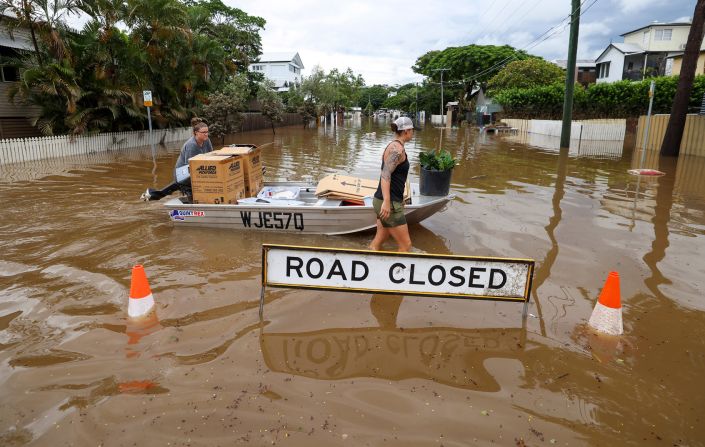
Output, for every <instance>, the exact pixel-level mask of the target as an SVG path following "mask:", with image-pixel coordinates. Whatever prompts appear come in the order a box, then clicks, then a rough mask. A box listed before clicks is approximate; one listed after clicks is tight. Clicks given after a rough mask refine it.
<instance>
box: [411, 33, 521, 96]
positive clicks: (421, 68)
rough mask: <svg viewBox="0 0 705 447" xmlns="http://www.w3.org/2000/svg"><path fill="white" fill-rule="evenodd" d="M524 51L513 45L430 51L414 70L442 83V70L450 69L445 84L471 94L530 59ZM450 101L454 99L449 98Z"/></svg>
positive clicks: (445, 75)
mask: <svg viewBox="0 0 705 447" xmlns="http://www.w3.org/2000/svg"><path fill="white" fill-rule="evenodd" d="M529 57H530V56H529V54H528V53H526V52H525V51H523V50H517V49H515V48H513V47H511V46H509V45H503V46H495V45H474V44H473V45H467V46H464V47H449V48H446V49H445V50H443V51H429V52H428V53H426V54H424V55H422V56H420V57H419V58H418V59H417V60H416V64H415V65H414V66H413V67H412V69H413V70H414V71H415V72H416V73H419V74H422V75H425V76H427V77H429V78H431V79H432V80H434V81H436V82H440V72H438V71H436V70H438V69H441V68H447V69H448V72H446V73H445V74H444V76H443V78H444V82H449V83H456V84H458V85H461V86H463V87H464V90H465V91H470V90H471V89H472V87H473V85H474V84H476V83H479V84H485V83H486V82H487V81H488V80H489V79H490V78H491V77H492V76H494V75H495V73H496V72H497V70H499V69H500V68H502V67H503V66H504V65H506V64H507V63H509V62H511V61H513V60H523V59H527V58H529ZM449 97H450V96H449Z"/></svg>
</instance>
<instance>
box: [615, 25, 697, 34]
mask: <svg viewBox="0 0 705 447" xmlns="http://www.w3.org/2000/svg"><path fill="white" fill-rule="evenodd" d="M654 26H690V22H665V23H661V22H653V23H649V24H648V25H646V26H642V27H641V28H637V29H635V30H632V31H628V32H626V33H624V34H620V36H622V37H624V36H626V35H627V34H631V33H636V32H637V31H641V30H643V29H646V28H651V27H654Z"/></svg>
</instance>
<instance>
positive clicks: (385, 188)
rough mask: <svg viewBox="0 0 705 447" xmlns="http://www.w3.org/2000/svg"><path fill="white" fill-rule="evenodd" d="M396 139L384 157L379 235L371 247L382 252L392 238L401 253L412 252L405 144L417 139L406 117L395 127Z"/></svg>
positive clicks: (377, 200) (375, 201)
mask: <svg viewBox="0 0 705 447" xmlns="http://www.w3.org/2000/svg"><path fill="white" fill-rule="evenodd" d="M392 130H393V131H394V133H395V139H394V141H392V142H391V143H389V144H388V145H387V147H386V148H385V149H384V153H383V154H382V173H381V174H380V179H379V185H378V186H377V192H375V195H374V199H373V201H372V204H373V206H374V208H375V212H376V213H377V234H376V235H375V238H374V239H373V240H372V242H371V243H370V248H371V249H372V250H379V249H380V248H381V247H382V244H383V243H384V241H386V240H387V239H388V238H389V236H392V238H394V240H395V241H396V242H397V245H398V246H399V251H400V252H407V251H409V250H411V238H410V237H409V226H408V225H407V224H406V216H405V215H404V186H405V185H406V178H407V177H408V175H409V159H408V157H407V155H406V151H405V150H404V143H406V142H408V141H410V140H411V139H412V138H413V136H414V123H413V122H412V121H411V118H408V117H406V116H403V117H400V118H398V119H397V120H396V121H394V122H393V123H392Z"/></svg>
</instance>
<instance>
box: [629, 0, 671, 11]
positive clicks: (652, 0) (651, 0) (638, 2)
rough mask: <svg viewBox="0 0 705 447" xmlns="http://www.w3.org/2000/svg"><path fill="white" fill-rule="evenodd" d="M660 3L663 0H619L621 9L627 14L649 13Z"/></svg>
mask: <svg viewBox="0 0 705 447" xmlns="http://www.w3.org/2000/svg"><path fill="white" fill-rule="evenodd" d="M659 3H661V0H619V6H620V9H621V10H622V12H623V13H625V14H631V13H635V12H641V11H647V10H649V9H652V7H653V5H656V4H659Z"/></svg>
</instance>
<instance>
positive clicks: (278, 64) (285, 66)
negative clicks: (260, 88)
mask: <svg viewBox="0 0 705 447" xmlns="http://www.w3.org/2000/svg"><path fill="white" fill-rule="evenodd" d="M248 69H249V70H250V71H251V72H254V73H262V74H263V75H264V77H265V78H266V79H269V80H270V81H272V82H274V86H275V88H276V89H277V91H279V92H287V91H289V87H290V86H292V85H294V84H301V79H302V75H301V70H303V69H304V64H303V62H301V57H300V56H299V53H262V55H261V56H260V57H259V60H258V61H257V62H253V63H251V64H250V65H249V67H248Z"/></svg>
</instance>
